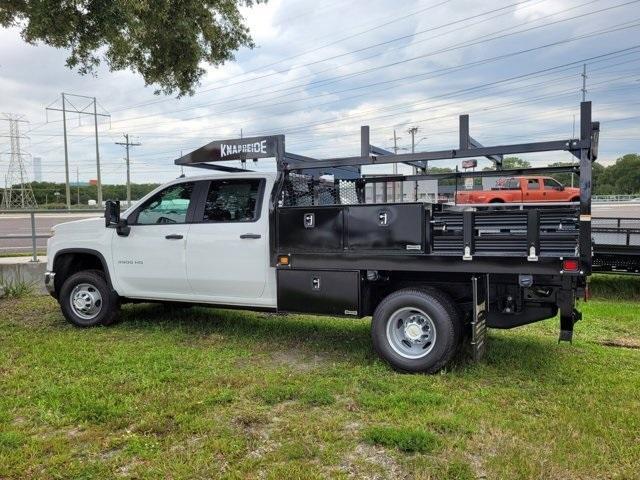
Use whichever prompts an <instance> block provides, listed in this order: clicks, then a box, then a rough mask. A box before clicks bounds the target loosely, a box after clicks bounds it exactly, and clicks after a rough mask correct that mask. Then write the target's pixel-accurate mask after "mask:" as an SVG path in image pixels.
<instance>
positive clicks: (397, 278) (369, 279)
mask: <svg viewBox="0 0 640 480" xmlns="http://www.w3.org/2000/svg"><path fill="white" fill-rule="evenodd" d="M589 125H591V124H590V123H589ZM363 132H365V133H366V134H364V133H363V136H362V139H361V147H362V148H361V151H362V154H361V156H359V157H346V158H339V159H330V160H328V161H324V160H323V161H314V159H310V158H308V157H303V156H300V155H295V154H292V153H288V152H286V151H285V150H284V136H282V135H278V136H269V137H254V138H244V139H234V140H223V141H217V142H211V143H209V144H207V145H205V146H204V147H201V148H200V149H198V150H196V151H194V152H192V153H190V154H188V155H186V156H185V157H183V158H182V159H179V160H177V161H176V163H178V164H185V165H188V166H200V167H203V168H213V169H217V170H218V173H216V174H209V175H205V176H195V177H183V178H179V179H176V180H174V181H172V182H169V183H167V184H166V185H163V186H161V187H159V188H157V189H156V190H154V191H153V192H151V193H149V194H148V195H147V196H145V197H144V198H143V199H141V200H140V201H139V202H138V203H137V204H136V205H135V206H134V207H131V208H129V209H128V210H127V211H125V212H123V213H122V214H120V205H119V203H118V202H113V201H108V202H107V205H106V209H105V217H104V218H92V219H87V220H79V221H75V222H69V223H63V224H60V225H57V226H56V227H54V229H53V236H52V237H51V238H50V239H49V241H48V244H47V256H48V261H47V272H46V274H45V284H46V286H47V288H48V289H49V291H50V293H51V294H52V295H53V296H54V297H55V298H56V299H57V300H58V302H59V303H60V306H61V309H62V312H63V313H64V316H65V317H66V318H67V319H68V320H69V321H70V322H71V323H73V324H75V325H77V326H80V327H90V326H95V325H109V324H111V323H113V322H114V321H115V320H116V319H117V316H118V310H119V307H120V305H121V304H123V303H126V302H130V301H134V302H135V301H150V302H163V303H169V302H175V303H180V304H200V305H212V306H217V307H223V308H241V309H250V310H266V311H274V312H276V311H278V312H293V313H310V314H320V315H332V316H343V317H351V318H362V317H366V316H372V322H371V333H372V342H373V346H374V348H375V350H376V351H377V353H378V354H379V355H380V356H381V357H382V358H384V359H385V360H386V361H388V362H389V363H390V364H391V365H392V366H393V367H394V368H396V369H398V370H402V371H410V372H418V371H426V372H436V371H438V370H440V369H441V368H442V367H443V366H444V365H446V364H447V362H449V361H450V360H451V358H453V356H454V355H455V354H456V352H457V351H458V349H459V348H460V346H461V345H462V344H463V339H465V338H468V339H469V340H470V344H471V346H472V350H473V354H474V358H480V357H481V356H482V354H483V352H484V349H485V347H486V341H485V336H486V328H487V327H493V328H513V327H517V326H520V325H525V324H528V323H532V322H536V321H539V320H544V319H547V318H551V317H554V316H555V315H557V314H558V313H560V326H561V339H564V340H569V339H570V338H571V335H572V332H573V325H574V323H575V322H576V321H577V320H578V319H579V318H580V312H578V311H577V309H576V308H575V304H576V299H577V298H578V296H579V295H582V294H584V290H585V285H586V276H587V275H588V274H589V272H590V262H591V256H590V252H591V248H590V247H591V244H590V238H589V231H588V230H585V229H584V228H582V229H581V226H580V221H579V219H578V214H579V213H580V211H581V210H580V208H582V209H586V208H588V207H589V206H590V204H589V201H590V193H589V192H588V191H587V194H586V195H583V196H584V197H585V202H583V203H585V205H580V208H578V207H577V206H576V205H572V204H571V205H566V204H561V205H545V208H544V209H540V208H537V207H535V206H534V207H532V208H529V209H526V210H525V209H520V208H518V209H512V210H492V209H491V208H488V209H487V210H482V211H470V210H469V209H466V210H464V211H463V210H460V209H455V208H454V209H443V208H442V206H441V205H437V204H432V203H423V202H418V201H412V200H409V201H408V202H407V201H405V200H404V199H403V200H401V201H400V202H398V201H395V202H394V201H393V200H392V201H388V199H387V197H386V195H385V198H383V199H382V200H381V201H380V199H378V198H373V203H372V202H371V200H372V199H371V198H369V199H367V196H366V195H365V193H364V192H365V187H367V185H368V183H372V182H373V183H375V182H378V183H379V182H386V183H384V184H383V185H386V184H391V183H392V182H396V181H398V177H397V176H395V177H390V178H389V179H385V178H382V177H379V176H376V177H375V178H365V177H363V176H362V175H361V171H360V168H359V165H360V164H365V163H378V162H386V163H393V162H406V161H411V162H415V161H417V160H420V158H425V159H429V160H433V159H434V158H445V159H446V158H468V157H471V156H473V155H474V153H475V151H474V150H473V149H464V148H463V149H459V150H446V151H438V152H424V153H421V154H411V155H410V156H406V155H393V154H388V153H384V152H382V153H383V154H384V157H376V156H369V155H368V152H370V151H371V149H372V147H371V146H370V145H369V144H368V130H363ZM572 145H573V144H572V143H566V142H564V141H562V142H561V141H558V142H550V143H549V142H547V143H543V144H535V143H534V144H522V145H515V146H506V147H500V148H504V149H505V151H508V152H510V153H511V152H519V151H537V150H536V149H539V150H542V151H548V150H553V149H560V150H569V151H572V152H573V151H574V150H575V152H574V153H576V152H577V153H580V152H582V151H584V152H583V154H584V156H585V159H584V160H583V161H582V162H581V168H582V169H583V170H581V172H586V174H587V175H588V174H590V170H589V168H590V163H588V162H587V160H588V159H589V158H590V157H589V156H588V150H589V149H590V148H592V144H591V143H589V142H588V141H583V142H582V143H580V144H576V145H577V146H576V147H575V148H574V147H573V146H572ZM376 151H380V149H378V150H376ZM496 151H497V152H499V151H500V150H499V149H498V147H494V148H492V149H488V150H487V152H490V153H491V155H494V153H495V152H496ZM247 155H250V157H259V158H263V157H264V158H266V157H272V158H276V163H277V173H260V172H250V171H247V170H245V169H243V168H235V167H229V166H228V165H224V164H220V165H215V164H212V162H226V161H227V160H231V159H234V160H241V161H244V162H246V157H247ZM220 171H222V173H220ZM327 172H330V173H331V176H333V178H332V179H331V178H327ZM505 174H511V173H509V172H508V171H506V173H505ZM421 175H424V176H425V177H434V176H433V175H431V176H429V175H426V174H424V173H422V174H421ZM448 175H451V174H448ZM455 175H457V176H460V177H462V176H464V175H466V174H462V173H456V174H455ZM434 178H437V175H435V177H434ZM420 179H421V177H420V175H417V176H415V178H412V180H414V181H419V180H420ZM587 184H589V183H586V184H585V185H587ZM384 191H387V189H385V190H384ZM581 191H583V190H581ZM582 230H584V232H582Z"/></svg>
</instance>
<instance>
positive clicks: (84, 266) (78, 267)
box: [52, 248, 114, 297]
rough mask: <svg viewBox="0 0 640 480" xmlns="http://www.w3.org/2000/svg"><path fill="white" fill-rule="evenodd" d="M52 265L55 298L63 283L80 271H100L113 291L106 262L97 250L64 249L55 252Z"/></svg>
mask: <svg viewBox="0 0 640 480" xmlns="http://www.w3.org/2000/svg"><path fill="white" fill-rule="evenodd" d="M52 265H53V271H54V272H55V274H56V276H55V281H54V292H55V296H56V297H57V296H58V292H59V291H60V288H61V287H62V284H63V283H64V281H65V280H66V279H67V278H69V276H70V275H73V274H74V273H76V272H80V271H82V270H100V271H102V272H103V273H104V276H105V278H106V280H107V285H108V286H109V288H110V289H112V290H114V288H113V283H112V281H111V275H110V272H109V267H108V264H107V261H106V259H105V258H104V255H103V254H102V253H101V252H99V251H98V250H94V249H91V248H64V249H62V250H58V251H57V252H56V254H55V257H54V258H53V264H52Z"/></svg>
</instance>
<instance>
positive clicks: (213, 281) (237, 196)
mask: <svg viewBox="0 0 640 480" xmlns="http://www.w3.org/2000/svg"><path fill="white" fill-rule="evenodd" d="M271 188H272V181H270V180H269V179H266V178H259V177H253V178H246V177H243V178H226V179H220V180H211V181H210V182H209V184H208V186H207V188H206V189H203V191H202V194H201V196H200V198H199V200H198V207H197V208H196V210H195V217H194V222H193V223H192V224H191V229H190V231H189V239H188V240H187V245H186V264H187V277H188V279H189V283H190V285H191V289H192V291H193V295H194V298H195V300H196V301H203V302H215V303H222V304H230V305H268V306H275V294H274V293H272V292H271V290H272V289H270V288H265V286H267V283H269V285H272V284H273V283H274V282H275V269H273V268H272V267H270V265H269V258H270V257H269V215H268V203H269V202H268V201H267V200H266V198H268V193H267V192H269V191H270V190H271ZM269 275H271V277H273V278H272V279H271V281H269Z"/></svg>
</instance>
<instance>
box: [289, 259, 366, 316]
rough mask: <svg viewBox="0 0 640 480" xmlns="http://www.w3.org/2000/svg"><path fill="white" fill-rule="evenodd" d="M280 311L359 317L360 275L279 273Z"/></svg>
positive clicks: (341, 273) (315, 272)
mask: <svg viewBox="0 0 640 480" xmlns="http://www.w3.org/2000/svg"><path fill="white" fill-rule="evenodd" d="M278 309H279V310H282V311H286V312H307V313H322V314H327V315H353V316H358V315H359V314H360V272H358V271H329V270H278Z"/></svg>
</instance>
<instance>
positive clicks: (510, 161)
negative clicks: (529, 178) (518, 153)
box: [482, 157, 531, 172]
mask: <svg viewBox="0 0 640 480" xmlns="http://www.w3.org/2000/svg"><path fill="white" fill-rule="evenodd" d="M530 167H531V162H529V161H527V160H523V159H522V158H520V157H505V158H504V159H503V160H502V168H504V169H505V170H508V169H512V168H530ZM482 170H483V171H485V172H486V171H490V170H495V168H494V167H484V168H483V169H482Z"/></svg>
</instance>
